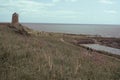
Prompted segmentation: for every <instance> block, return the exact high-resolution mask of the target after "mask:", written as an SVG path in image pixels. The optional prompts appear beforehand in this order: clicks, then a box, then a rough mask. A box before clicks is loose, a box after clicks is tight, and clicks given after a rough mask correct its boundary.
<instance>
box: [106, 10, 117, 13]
mask: <svg viewBox="0 0 120 80" xmlns="http://www.w3.org/2000/svg"><path fill="white" fill-rule="evenodd" d="M104 12H106V13H109V14H116V13H117V11H115V10H105V11H104Z"/></svg>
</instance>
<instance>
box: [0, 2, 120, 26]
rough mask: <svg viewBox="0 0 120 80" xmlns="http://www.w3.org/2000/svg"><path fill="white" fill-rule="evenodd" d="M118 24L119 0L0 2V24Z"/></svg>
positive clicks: (119, 21) (119, 20) (119, 13)
mask: <svg viewBox="0 0 120 80" xmlns="http://www.w3.org/2000/svg"><path fill="white" fill-rule="evenodd" d="M13 12H17V13H19V16H20V22H40V23H79V24H120V0H0V22H10V21H11V14H12V13H13Z"/></svg>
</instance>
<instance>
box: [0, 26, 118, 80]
mask: <svg viewBox="0 0 120 80" xmlns="http://www.w3.org/2000/svg"><path fill="white" fill-rule="evenodd" d="M60 37H62V36H61V35H60V36H58V35H54V34H53V33H52V34H49V35H47V36H43V35H42V34H41V35H39V36H34V35H32V36H25V35H24V36H23V35H20V34H16V33H15V32H14V31H12V30H11V29H10V28H8V27H2V26H0V80H120V61H119V60H117V59H115V58H111V57H109V56H106V55H103V54H98V53H97V52H92V51H88V50H86V49H84V48H81V47H77V46H74V45H72V44H67V43H65V42H61V41H60Z"/></svg>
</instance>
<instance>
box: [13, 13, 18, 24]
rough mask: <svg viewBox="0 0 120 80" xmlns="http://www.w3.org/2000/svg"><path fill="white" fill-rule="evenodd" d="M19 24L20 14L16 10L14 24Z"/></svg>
mask: <svg viewBox="0 0 120 80" xmlns="http://www.w3.org/2000/svg"><path fill="white" fill-rule="evenodd" d="M18 24H19V15H18V14H17V13H16V12H15V13H13V15H12V25H18Z"/></svg>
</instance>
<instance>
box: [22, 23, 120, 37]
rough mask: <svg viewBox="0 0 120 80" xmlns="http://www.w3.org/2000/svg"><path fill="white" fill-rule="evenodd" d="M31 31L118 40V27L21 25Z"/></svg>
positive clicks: (48, 24)
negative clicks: (97, 36) (114, 38)
mask: <svg viewBox="0 0 120 80" xmlns="http://www.w3.org/2000/svg"><path fill="white" fill-rule="evenodd" d="M22 24H23V25H24V26H27V27H29V28H31V29H34V30H37V31H45V32H57V33H69V34H85V35H99V36H102V37H116V38H120V25H102V24H56V23H55V24H54V23H22Z"/></svg>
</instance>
